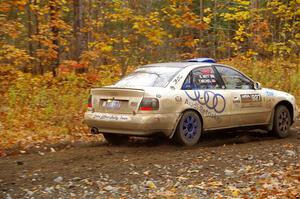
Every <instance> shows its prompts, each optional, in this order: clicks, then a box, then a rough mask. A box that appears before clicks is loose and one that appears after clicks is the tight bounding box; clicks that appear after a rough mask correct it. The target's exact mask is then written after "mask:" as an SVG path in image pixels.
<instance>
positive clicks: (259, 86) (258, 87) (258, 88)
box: [254, 82, 261, 90]
mask: <svg viewBox="0 0 300 199" xmlns="http://www.w3.org/2000/svg"><path fill="white" fill-rule="evenodd" d="M254 89H255V90H260V89H261V84H260V83H259V82H255V83H254Z"/></svg>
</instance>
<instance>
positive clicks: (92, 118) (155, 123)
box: [84, 111, 179, 137]
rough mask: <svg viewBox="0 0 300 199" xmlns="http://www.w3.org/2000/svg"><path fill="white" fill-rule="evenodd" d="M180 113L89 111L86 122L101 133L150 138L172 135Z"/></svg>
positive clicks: (85, 117) (85, 116)
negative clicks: (109, 112) (156, 135)
mask: <svg viewBox="0 0 300 199" xmlns="http://www.w3.org/2000/svg"><path fill="white" fill-rule="evenodd" d="M178 118H179V113H178V114H176V113H170V114H153V113H151V114H150V113H138V114H136V115H133V114H108V113H99V112H92V111H87V112H86V113H85V115H84V120H85V122H86V124H87V125H88V126H89V127H90V128H93V127H95V128H97V129H98V130H99V132H101V133H116V134H126V135H135V136H148V135H152V134H156V133H163V134H164V135H165V136H167V137H169V136H171V135H172V133H173V131H174V129H175V127H176V124H177V120H178Z"/></svg>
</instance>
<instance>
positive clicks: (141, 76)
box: [115, 67, 181, 87]
mask: <svg viewBox="0 0 300 199" xmlns="http://www.w3.org/2000/svg"><path fill="white" fill-rule="evenodd" d="M180 70H181V68H176V67H147V68H146V67H145V68H139V69H137V70H135V71H134V72H133V73H131V74H129V75H128V76H126V77H124V78H123V79H121V80H120V81H119V82H117V83H116V84H115V86H117V87H166V86H167V85H168V84H169V82H170V81H171V80H172V79H173V78H174V76H175V75H176V74H177V73H178V72H179V71H180Z"/></svg>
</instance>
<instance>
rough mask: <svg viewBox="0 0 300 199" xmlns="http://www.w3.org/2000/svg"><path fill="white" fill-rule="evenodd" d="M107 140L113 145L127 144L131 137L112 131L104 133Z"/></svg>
mask: <svg viewBox="0 0 300 199" xmlns="http://www.w3.org/2000/svg"><path fill="white" fill-rule="evenodd" d="M103 136H104V138H105V140H106V141H107V142H108V143H110V144H113V145H120V144H125V143H126V142H127V141H128V139H129V137H128V136H126V135H119V134H112V133H103Z"/></svg>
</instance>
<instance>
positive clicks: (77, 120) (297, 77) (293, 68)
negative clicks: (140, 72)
mask: <svg viewBox="0 0 300 199" xmlns="http://www.w3.org/2000/svg"><path fill="white" fill-rule="evenodd" d="M221 63H224V64H228V65H232V66H235V67H236V68H238V69H240V70H241V71H243V72H244V73H245V74H247V75H249V76H250V77H251V78H253V79H254V80H256V81H259V82H261V83H262V85H263V87H269V88H274V89H279V90H283V91H286V92H290V93H292V94H293V95H295V96H296V97H297V98H298V104H299V100H300V71H299V66H297V65H296V64H293V63H289V62H282V61H250V60H247V59H241V58H235V59H231V60H222V61H221ZM118 78H119V77H118V76H117V75H111V74H107V72H105V73H104V72H102V73H101V72H99V73H95V71H93V72H90V73H88V74H84V75H75V74H74V73H69V74H63V75H60V76H59V77H57V78H53V77H52V76H51V75H50V74H46V75H44V76H33V75H31V74H25V73H22V72H20V71H16V70H13V69H11V68H9V67H7V70H2V71H0V85H1V88H0V94H1V95H0V101H1V104H0V151H1V149H2V150H4V149H7V148H11V147H19V148H26V147H30V146H33V145H35V144H37V143H55V142H60V141H78V140H83V141H87V140H95V139H99V138H98V137H96V138H94V136H91V135H90V133H89V130H88V128H87V127H86V125H85V124H84V122H83V114H84V112H85V110H86V103H87V97H88V95H89V89H90V88H91V87H92V86H95V85H99V86H101V85H108V84H110V83H112V82H114V81H116V80H117V79H118ZM0 154H1V153H0Z"/></svg>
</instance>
